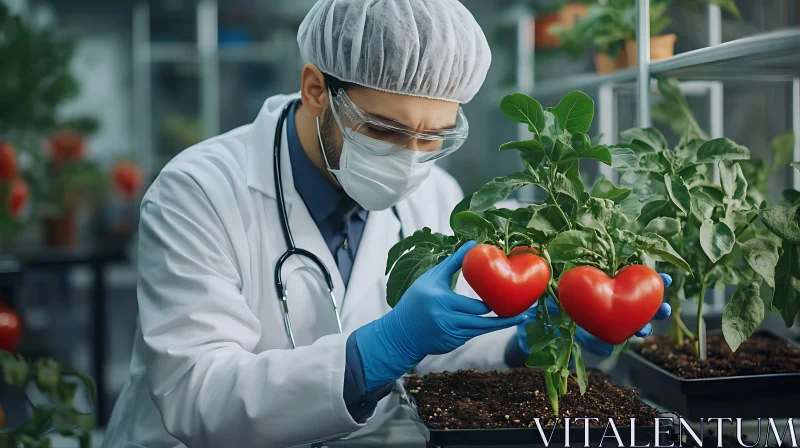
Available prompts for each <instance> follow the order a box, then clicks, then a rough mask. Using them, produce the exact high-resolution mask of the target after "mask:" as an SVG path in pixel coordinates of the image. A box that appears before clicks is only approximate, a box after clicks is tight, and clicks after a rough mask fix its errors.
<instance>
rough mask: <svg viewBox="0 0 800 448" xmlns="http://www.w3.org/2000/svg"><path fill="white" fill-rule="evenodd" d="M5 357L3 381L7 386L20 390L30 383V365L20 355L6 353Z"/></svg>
mask: <svg viewBox="0 0 800 448" xmlns="http://www.w3.org/2000/svg"><path fill="white" fill-rule="evenodd" d="M0 353H1V352H0ZM3 355H4V356H3V358H2V365H3V379H4V380H5V382H6V384H8V385H9V386H12V387H20V388H21V387H23V386H25V383H26V382H27V381H28V372H29V366H28V363H27V362H26V361H25V359H23V358H22V356H20V355H16V356H14V355H13V354H11V353H9V352H5V353H3Z"/></svg>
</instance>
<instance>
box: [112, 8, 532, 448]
mask: <svg viewBox="0 0 800 448" xmlns="http://www.w3.org/2000/svg"><path fill="white" fill-rule="evenodd" d="M297 41H298V44H299V45H300V50H301V53H302V56H303V58H304V60H305V61H306V63H307V65H306V66H305V67H304V68H303V70H302V74H301V76H300V86H301V89H300V93H299V94H294V95H289V96H276V97H272V98H269V99H268V100H267V101H266V102H265V104H264V106H263V108H262V110H261V112H260V113H259V115H258V117H257V118H256V120H255V122H254V123H252V124H250V125H247V126H244V127H241V128H239V129H235V130H233V131H231V132H229V133H227V134H224V135H221V136H219V137H215V138H212V139H210V140H208V141H205V142H202V143H200V144H198V145H196V146H194V147H192V148H189V149H187V150H185V151H183V152H182V153H181V154H180V155H179V156H177V157H176V158H175V159H174V160H172V161H171V162H170V163H169V164H168V165H167V166H166V167H165V168H164V170H163V171H162V172H161V173H160V175H159V176H158V178H157V179H156V181H155V183H154V184H153V185H152V187H151V188H150V189H149V191H148V192H147V194H146V195H145V197H144V200H143V202H142V208H141V224H140V232H139V271H140V279H139V285H138V300H139V327H138V329H137V334H136V340H135V346H134V354H133V359H132V362H131V369H130V381H129V383H128V384H127V385H126V386H125V388H124V390H123V391H122V394H121V396H120V398H119V401H118V402H117V404H116V406H115V408H114V411H113V415H112V418H111V422H110V424H109V427H108V430H107V432H106V437H105V443H104V446H107V447H113V448H118V447H123V448H124V447H142V446H144V447H159V448H161V447H183V446H190V447H246V446H259V447H264V446H268V447H273V446H275V447H277V446H293V445H300V444H307V443H310V442H314V441H321V440H330V439H334V438H338V437H343V436H347V435H348V434H351V433H354V432H357V433H356V434H355V435H356V436H358V435H360V434H365V433H368V432H369V431H370V428H372V429H373V430H377V429H378V428H380V427H381V424H382V422H384V421H385V419H386V417H385V416H386V415H390V411H393V410H394V409H396V408H397V405H398V400H397V397H396V396H395V395H396V394H392V393H391V390H392V384H393V382H394V380H396V379H397V378H399V377H400V376H401V375H402V374H403V373H404V372H406V371H408V370H409V369H411V368H414V367H418V368H419V369H420V370H422V371H429V370H441V369H445V368H446V369H450V370H454V369H459V368H469V367H474V368H479V369H489V368H505V367H507V366H508V362H506V358H505V356H506V352H507V347H511V352H513V351H514V350H516V351H518V352H520V353H523V356H524V349H523V348H522V347H519V346H518V343H517V330H516V327H517V326H518V325H520V324H522V323H523V322H524V320H525V318H526V317H525V316H517V317H513V318H499V317H496V316H491V315H489V314H490V313H489V311H490V310H489V309H488V307H486V305H485V304H483V303H482V302H480V301H478V300H475V299H471V298H467V297H465V296H462V295H459V294H456V293H455V292H453V291H451V290H450V289H449V287H448V285H449V281H448V280H449V278H450V276H452V274H454V273H455V272H456V271H457V270H458V269H459V267H460V264H461V259H462V258H463V256H464V253H465V252H466V251H467V250H468V249H469V248H470V247H472V244H467V245H465V246H463V247H462V248H461V249H460V250H459V251H458V252H457V253H456V254H455V255H453V256H451V257H450V258H448V259H447V260H445V261H444V262H443V263H442V264H440V265H439V266H436V267H435V268H433V269H432V270H430V271H429V272H428V273H426V274H425V275H423V276H422V277H420V278H419V279H418V280H417V281H416V282H415V283H414V284H413V285H412V286H411V287H410V288H409V289H408V291H407V292H406V293H405V295H404V296H403V298H402V300H401V301H400V304H399V305H398V306H397V307H395V308H394V309H390V308H389V307H388V306H387V304H386V301H385V295H386V277H385V275H384V268H385V261H386V255H387V252H388V250H389V248H390V247H391V246H392V245H393V244H395V243H396V242H397V241H398V240H399V238H400V237H401V234H405V235H408V234H410V233H412V232H413V231H414V230H416V229H420V228H422V227H425V226H427V227H430V228H431V229H432V230H433V231H435V232H442V233H450V230H449V225H448V217H449V212H450V210H452V209H453V207H454V206H455V205H456V204H457V203H458V202H459V201H460V200H461V198H462V192H461V190H460V188H459V187H458V185H457V183H456V182H455V181H454V180H453V178H451V177H450V176H449V175H447V174H446V173H445V172H444V171H443V170H441V169H440V168H438V167H436V166H435V164H434V160H436V159H437V158H441V157H444V156H447V155H449V154H452V153H453V152H454V151H456V150H457V149H458V148H459V147H460V146H461V144H462V143H463V141H464V139H465V138H466V136H467V129H468V127H467V121H466V117H464V115H463V113H462V112H461V109H460V106H459V105H460V104H461V103H466V102H468V101H469V100H470V99H471V98H472V97H473V96H474V95H475V93H476V92H477V91H478V89H479V88H480V86H481V84H482V83H483V81H484V79H485V76H486V72H487V70H488V68H489V65H490V61H491V54H490V50H489V46H488V44H487V42H486V39H485V37H484V35H483V32H482V31H481V29H480V27H479V26H478V25H477V23H476V22H475V20H474V18H473V17H472V15H471V14H470V13H469V12H468V11H467V10H466V8H464V6H462V5H461V4H460V3H459V2H458V1H456V0H320V1H319V2H317V4H316V5H314V7H313V8H312V10H311V11H310V12H309V14H308V16H307V17H306V19H305V20H304V22H303V24H302V25H301V27H300V30H299V33H298V38H297ZM276 161H278V165H277V166H276V164H275V162H276ZM278 174H279V175H280V177H279V178H278V177H277V175H278ZM276 179H279V180H280V182H276ZM278 184H279V186H280V188H278ZM281 198H283V200H284V201H285V210H286V219H287V223H286V225H284V223H283V222H282V215H283V213H282V211H281V207H280V203H279V200H280V199H281ZM287 230H290V231H291V235H292V239H291V241H292V242H293V244H294V245H295V246H296V247H297V248H300V249H304V250H306V251H308V252H310V253H311V254H312V255H313V256H316V257H318V258H319V261H320V263H319V264H318V263H316V262H315V261H314V260H313V259H312V258H310V257H307V256H303V255H292V256H289V257H288V258H286V259H285V263H283V264H282V266H279V264H280V263H279V259H281V257H282V255H283V254H284V253H286V251H287V250H288V249H289V247H290V244H292V243H291V242H290V239H289V238H287V234H286V232H287ZM320 264H321V265H323V266H320ZM279 267H280V269H279V272H278V273H277V279H278V280H280V282H282V286H283V287H285V291H286V294H287V303H286V304H287V306H288V310H289V316H290V320H289V321H290V323H291V334H290V332H289V331H287V326H286V322H285V321H284V305H283V302H282V301H281V294H279V289H278V288H276V274H275V272H276V270H278V268H279ZM323 267H324V270H327V271H329V272H330V281H331V283H332V286H333V297H335V298H336V299H337V300H338V301H339V302H341V303H339V311H340V315H341V327H342V333H339V331H338V324H337V318H336V315H335V312H334V308H333V306H332V303H331V295H330V291H329V288H328V285H327V282H326V280H325V277H324V273H323V272H324V270H323ZM462 286H463V282H462ZM282 291H283V288H280V292H282ZM461 291H462V292H463V289H462V290H461ZM295 344H296V345H297V348H293V345H295ZM362 428H363V429H362Z"/></svg>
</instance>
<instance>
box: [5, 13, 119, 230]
mask: <svg viewBox="0 0 800 448" xmlns="http://www.w3.org/2000/svg"><path fill="white" fill-rule="evenodd" d="M73 56H74V43H73V42H72V40H70V39H68V38H66V37H65V36H62V35H59V34H58V33H57V32H56V31H54V30H52V29H48V28H37V27H34V26H33V25H32V24H30V23H29V22H27V21H26V20H25V19H24V18H23V17H21V16H18V15H11V14H10V13H9V10H8V8H7V7H6V6H5V5H3V4H2V3H0V60H1V61H3V63H2V64H0V142H3V141H7V142H11V143H12V144H13V146H14V147H15V149H16V151H17V153H18V155H19V158H20V161H21V163H20V166H21V168H24V172H23V173H22V176H23V177H24V178H25V180H26V181H27V182H28V185H29V186H30V189H31V193H32V196H34V197H35V198H37V199H38V201H35V203H42V204H44V205H45V209H46V210H48V209H49V210H50V212H51V213H52V210H59V211H60V210H62V209H64V208H66V207H67V205H68V203H69V201H70V200H71V198H72V197H73V196H75V193H74V192H75V191H76V190H94V189H97V188H98V187H102V185H103V184H102V183H98V179H101V178H102V173H101V172H100V171H99V169H97V167H96V166H95V165H94V164H93V163H91V162H88V161H85V160H83V158H82V157H80V158H78V157H76V158H73V159H71V160H69V161H66V160H65V161H63V163H59V164H58V166H56V165H55V164H51V161H52V160H53V159H52V157H50V156H51V155H52V154H47V153H46V151H43V150H42V149H43V148H42V147H43V144H42V141H43V140H44V137H46V136H49V135H53V134H54V133H55V132H56V131H57V130H62V129H64V130H70V131H71V132H73V133H75V134H76V135H81V136H82V137H81V138H83V137H85V136H87V135H90V134H91V133H93V132H95V131H96V130H97V128H98V122H97V121H96V120H95V119H94V118H91V117H88V116H82V117H73V118H71V119H63V118H61V117H60V116H59V113H58V112H59V108H60V106H62V105H63V104H65V103H67V102H68V101H70V100H72V99H74V98H76V97H77V96H78V94H79V85H78V82H77V80H76V79H75V77H74V75H72V72H71V68H70V62H71V61H72V58H73ZM44 146H48V145H44ZM49 146H52V145H49ZM22 161H24V163H22ZM8 218H9V217H8V216H0V221H2V224H0V225H2V228H3V233H5V234H7V235H10V234H13V233H15V232H16V231H18V230H19V229H20V228H21V226H22V225H21V223H19V222H18V220H12V219H8Z"/></svg>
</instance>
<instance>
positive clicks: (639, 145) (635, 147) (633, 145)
mask: <svg viewBox="0 0 800 448" xmlns="http://www.w3.org/2000/svg"><path fill="white" fill-rule="evenodd" d="M614 148H621V149H630V150H631V151H633V154H634V155H636V157H637V158H639V157H641V156H643V155H645V154H653V153H655V152H656V150H655V149H653V147H652V146H650V145H648V144H647V143H645V142H643V141H641V140H633V141H631V142H629V143H617V144H616V145H614Z"/></svg>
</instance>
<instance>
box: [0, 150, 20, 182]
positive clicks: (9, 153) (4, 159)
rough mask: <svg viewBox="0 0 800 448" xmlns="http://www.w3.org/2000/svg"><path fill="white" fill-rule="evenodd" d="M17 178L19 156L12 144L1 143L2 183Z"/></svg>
mask: <svg viewBox="0 0 800 448" xmlns="http://www.w3.org/2000/svg"><path fill="white" fill-rule="evenodd" d="M15 177H17V155H16V153H15V152H14V147H13V146H11V143H6V142H0V182H4V181H9V180H11V179H14V178H15Z"/></svg>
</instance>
